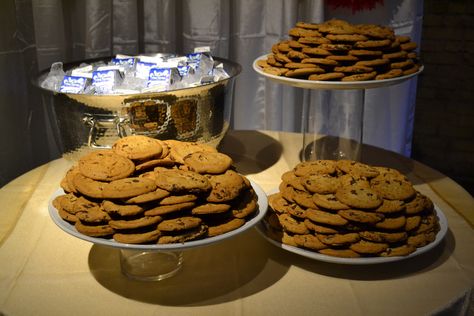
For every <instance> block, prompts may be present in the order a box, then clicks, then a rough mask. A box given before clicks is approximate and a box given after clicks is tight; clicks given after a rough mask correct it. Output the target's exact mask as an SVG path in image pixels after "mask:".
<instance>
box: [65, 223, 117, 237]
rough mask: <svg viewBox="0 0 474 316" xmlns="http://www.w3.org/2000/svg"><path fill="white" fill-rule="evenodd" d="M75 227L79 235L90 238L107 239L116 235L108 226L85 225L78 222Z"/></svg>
mask: <svg viewBox="0 0 474 316" xmlns="http://www.w3.org/2000/svg"><path fill="white" fill-rule="evenodd" d="M74 227H75V228H76V230H77V231H78V232H79V233H81V234H84V235H86V236H90V237H107V236H110V235H112V234H114V233H115V230H114V229H113V228H112V227H111V226H110V225H108V224H105V225H84V224H83V223H81V221H77V222H76V223H75V224H74Z"/></svg>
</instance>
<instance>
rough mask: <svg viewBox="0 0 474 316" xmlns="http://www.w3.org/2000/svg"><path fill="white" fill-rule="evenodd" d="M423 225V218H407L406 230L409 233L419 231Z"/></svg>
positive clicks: (416, 216)
mask: <svg viewBox="0 0 474 316" xmlns="http://www.w3.org/2000/svg"><path fill="white" fill-rule="evenodd" d="M420 224H421V216H418V215H415V216H407V220H406V223H405V230H406V231H407V232H409V231H412V230H414V229H417V228H418V227H419V226H420Z"/></svg>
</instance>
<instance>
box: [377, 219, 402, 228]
mask: <svg viewBox="0 0 474 316" xmlns="http://www.w3.org/2000/svg"><path fill="white" fill-rule="evenodd" d="M405 224H406V217H405V216H398V217H386V218H385V219H383V220H382V221H380V222H378V223H376V224H375V227H376V228H378V229H386V230H400V229H404V228H405Z"/></svg>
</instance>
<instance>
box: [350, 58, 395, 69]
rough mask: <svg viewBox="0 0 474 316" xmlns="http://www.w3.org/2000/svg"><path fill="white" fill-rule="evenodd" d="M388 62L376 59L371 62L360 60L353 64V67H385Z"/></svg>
mask: <svg viewBox="0 0 474 316" xmlns="http://www.w3.org/2000/svg"><path fill="white" fill-rule="evenodd" d="M389 62H390V60H388V59H383V58H377V59H372V60H360V61H358V62H356V63H355V64H354V66H364V67H380V66H384V65H387V64H388V63H389Z"/></svg>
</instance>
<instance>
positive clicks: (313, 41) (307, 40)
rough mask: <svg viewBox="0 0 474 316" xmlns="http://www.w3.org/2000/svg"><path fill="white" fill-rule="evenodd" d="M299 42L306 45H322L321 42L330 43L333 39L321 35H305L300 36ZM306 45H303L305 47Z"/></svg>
mask: <svg viewBox="0 0 474 316" xmlns="http://www.w3.org/2000/svg"><path fill="white" fill-rule="evenodd" d="M298 43H301V44H304V45H306V44H307V45H320V44H328V43H331V41H330V40H329V39H327V38H325V37H319V36H305V37H300V38H299V39H298ZM303 48H304V47H302V49H303Z"/></svg>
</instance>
